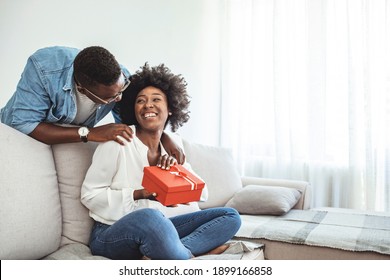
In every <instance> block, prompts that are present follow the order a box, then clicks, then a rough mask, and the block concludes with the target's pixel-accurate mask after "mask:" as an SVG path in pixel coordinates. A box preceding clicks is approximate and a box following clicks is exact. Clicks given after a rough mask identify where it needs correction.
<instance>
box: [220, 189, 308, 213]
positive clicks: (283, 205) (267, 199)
mask: <svg viewBox="0 0 390 280" xmlns="http://www.w3.org/2000/svg"><path fill="white" fill-rule="evenodd" d="M300 197H301V193H300V192H299V191H298V190H297V189H293V188H286V187H275V186H258V185H248V186H246V187H244V188H242V189H241V190H240V191H239V192H237V193H236V194H235V195H234V196H233V197H232V199H230V200H229V201H228V203H226V206H228V207H233V208H235V209H236V210H237V211H238V212H239V213H240V214H252V215H282V214H285V213H287V212H288V211H290V209H291V208H292V207H294V205H295V204H296V203H297V202H298V200H299V198H300Z"/></svg>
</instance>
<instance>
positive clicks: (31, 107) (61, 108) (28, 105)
mask: <svg viewBox="0 0 390 280" xmlns="http://www.w3.org/2000/svg"><path fill="white" fill-rule="evenodd" d="M79 51H80V50H78V49H74V48H68V47H49V48H44V49H40V50H38V51H36V52H35V53H34V54H33V55H31V56H30V57H29V59H28V61H27V64H26V67H25V68H24V71H23V73H22V76H21V79H20V81H19V83H18V86H17V89H16V92H15V93H14V95H13V96H12V97H11V99H10V100H9V101H8V103H7V104H6V106H5V107H4V108H2V109H1V111H0V119H1V122H2V123H4V124H7V125H9V126H11V127H14V128H16V129H17V130H19V131H21V132H23V133H25V134H30V133H31V132H32V131H33V130H34V129H35V128H36V127H37V125H38V124H39V123H41V122H47V123H58V124H72V121H73V120H74V118H75V117H76V110H77V108H76V97H75V89H74V79H73V61H74V59H75V57H76V55H77V54H78V52H79ZM122 70H123V71H124V73H125V74H126V75H129V73H128V71H127V69H125V68H123V69H122ZM118 107H119V106H118V105H116V103H115V102H112V103H110V104H107V105H101V106H99V107H98V109H97V110H96V114H94V115H92V116H91V117H90V118H89V119H88V120H86V121H85V123H83V124H82V125H84V126H88V127H93V126H95V125H96V123H98V122H99V121H100V120H101V119H103V118H104V117H105V116H106V115H107V114H108V113H109V112H110V111H111V110H112V112H113V116H114V119H115V122H120V117H119V108H118Z"/></svg>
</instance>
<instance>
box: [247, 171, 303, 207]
mask: <svg viewBox="0 0 390 280" xmlns="http://www.w3.org/2000/svg"><path fill="white" fill-rule="evenodd" d="M241 181H242V186H243V187H245V186H247V185H261V186H277V187H287V188H294V189H297V190H299V191H300V192H301V193H302V195H301V198H300V199H299V201H298V203H297V204H296V205H295V206H294V207H293V209H309V208H310V206H311V186H310V183H309V182H306V181H298V180H285V179H270V178H259V177H248V176H244V177H241Z"/></svg>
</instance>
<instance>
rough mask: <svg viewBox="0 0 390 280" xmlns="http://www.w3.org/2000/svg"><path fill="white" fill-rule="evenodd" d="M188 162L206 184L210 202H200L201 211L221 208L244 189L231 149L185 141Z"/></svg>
mask: <svg viewBox="0 0 390 280" xmlns="http://www.w3.org/2000/svg"><path fill="white" fill-rule="evenodd" d="M183 144H184V150H185V153H186V160H187V161H188V162H189V163H190V164H191V166H192V169H193V170H194V171H195V172H196V173H197V174H198V175H199V176H200V177H201V178H202V179H203V180H204V181H205V182H206V184H207V188H208V191H209V197H208V200H207V201H205V202H199V207H200V208H201V209H205V208H210V207H221V206H224V205H225V203H226V202H227V201H228V200H229V199H230V198H231V197H232V196H233V195H234V193H236V192H237V191H239V190H240V189H241V188H242V183H241V177H240V174H239V173H238V171H237V168H236V165H235V162H234V160H233V157H232V154H231V151H230V150H229V149H225V148H220V147H213V146H207V145H202V144H194V143H190V142H188V141H186V140H185V139H183Z"/></svg>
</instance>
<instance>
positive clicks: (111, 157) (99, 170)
mask: <svg viewBox="0 0 390 280" xmlns="http://www.w3.org/2000/svg"><path fill="white" fill-rule="evenodd" d="M123 150H124V147H123V146H121V145H119V144H118V143H116V142H114V141H109V142H105V143H102V144H100V145H99V146H98V147H97V148H96V151H95V153H94V156H93V159H92V164H91V166H90V168H89V169H88V171H87V174H86V176H85V179H84V182H83V185H82V188H81V202H82V203H83V204H84V205H85V206H86V207H87V208H88V209H89V210H90V211H91V212H92V213H93V214H94V215H97V216H99V217H101V218H103V219H105V220H110V221H116V220H118V219H120V218H121V217H123V216H124V215H125V214H126V213H127V212H128V210H129V209H125V208H126V207H125V205H127V206H128V204H129V202H130V203H133V204H134V197H133V192H134V189H132V188H131V187H130V186H129V185H128V184H129V182H127V180H126V178H125V175H124V174H122V175H123V177H124V178H123V179H122V180H120V178H119V180H117V179H116V180H115V182H113V178H114V177H118V176H119V177H120V176H121V174H117V173H118V172H119V171H120V170H121V168H123V167H122V166H121V164H123V161H124V160H123V157H124V152H123Z"/></svg>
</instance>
